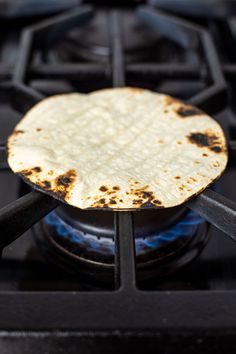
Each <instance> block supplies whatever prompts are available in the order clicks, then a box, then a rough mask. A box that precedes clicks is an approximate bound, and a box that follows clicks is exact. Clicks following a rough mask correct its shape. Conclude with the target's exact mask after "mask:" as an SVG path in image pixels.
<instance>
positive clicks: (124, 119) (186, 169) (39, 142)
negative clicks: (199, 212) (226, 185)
mask: <svg viewBox="0 0 236 354" xmlns="http://www.w3.org/2000/svg"><path fill="white" fill-rule="evenodd" d="M8 161H9V165H10V167H11V169H12V170H13V171H14V172H16V173H17V174H19V175H20V176H21V177H23V178H24V179H25V180H26V181H28V182H30V183H31V184H33V185H34V186H35V187H36V188H38V189H40V190H42V191H44V192H47V193H48V194H51V195H52V196H54V197H55V198H58V199H59V200H61V201H65V202H66V203H68V204H70V205H73V206H75V207H78V208H82V209H87V208H105V209H107V208H112V209H140V208H150V207H152V208H153V207H154V208H168V207H174V206H176V205H179V204H182V203H183V202H185V201H186V200H188V199H189V198H191V197H192V196H194V195H196V194H198V193H200V192H201V191H202V190H203V189H205V188H206V187H207V186H208V185H209V184H211V183H212V182H213V181H214V180H215V179H217V178H218V177H219V176H220V175H221V174H222V172H223V171H224V169H225V166H226V163H227V151H226V142H225V137H224V133H223V131H222V129H221V127H220V126H219V124H218V123H216V122H215V121H214V120H213V119H212V118H210V117H209V116H208V115H207V114H205V113H204V112H202V111H200V110H199V109H197V108H195V107H193V106H190V105H188V104H186V103H183V102H181V101H178V100H176V99H174V98H172V97H170V96H167V95H163V94H158V93H155V92H151V91H149V90H143V89H139V88H129V87H126V88H113V89H105V90H100V91H96V92H92V93H90V94H78V93H72V94H64V95H58V96H52V97H49V98H46V99H44V100H43V101H41V102H39V103H38V104H36V105H35V106H34V107H33V108H32V109H30V111H29V112H28V113H27V114H26V115H25V116H24V117H23V119H22V120H21V121H20V123H19V124H18V125H17V126H16V128H15V130H14V131H13V133H12V135H11V136H10V138H9V140H8Z"/></svg>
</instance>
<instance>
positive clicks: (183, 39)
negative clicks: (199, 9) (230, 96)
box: [137, 6, 227, 114]
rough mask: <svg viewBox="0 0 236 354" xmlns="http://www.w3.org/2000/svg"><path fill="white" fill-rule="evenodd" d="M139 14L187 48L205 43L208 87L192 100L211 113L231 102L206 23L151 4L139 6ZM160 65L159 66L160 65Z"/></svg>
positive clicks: (150, 25) (191, 100)
mask: <svg viewBox="0 0 236 354" xmlns="http://www.w3.org/2000/svg"><path fill="white" fill-rule="evenodd" d="M137 15H138V17H139V18H140V20H141V21H143V22H144V23H146V24H147V25H148V26H149V27H150V28H151V29H152V30H153V31H154V32H157V33H162V34H164V35H165V36H166V37H168V38H169V39H171V40H172V41H174V42H176V43H178V44H179V45H181V46H182V47H183V48H186V49H187V48H199V47H200V45H201V48H202V49H203V53H204V56H205V61H206V67H207V74H205V77H203V78H204V79H205V81H206V84H207V87H206V88H205V89H204V90H202V91H201V92H200V93H197V94H196V95H194V96H193V97H191V98H190V100H189V102H191V103H192V104H195V105H197V106H199V108H201V109H203V110H205V111H207V112H208V113H210V114H214V113H216V112H218V111H220V110H221V109H223V108H225V106H226V102H227V95H226V83H225V80H224V76H223V74H222V71H221V67H220V63H219V60H218V56H217V52H216V50H215V47H214V44H213V41H212V39H211V37H210V35H209V33H208V32H207V31H205V30H204V28H203V27H200V26H198V25H195V24H192V23H191V22H188V21H186V20H183V19H180V18H177V17H175V16H172V15H169V14H165V13H163V12H161V11H159V10H156V9H154V8H152V7H150V6H141V7H139V8H138V10H137ZM156 68H157V69H158V66H157V67H156ZM169 68H171V66H170V67H169ZM164 72H165V70H164ZM161 73H162V76H163V68H161ZM157 74H158V73H156V75H157ZM185 77H186V74H185ZM200 78H201V77H200ZM209 82H210V84H209Z"/></svg>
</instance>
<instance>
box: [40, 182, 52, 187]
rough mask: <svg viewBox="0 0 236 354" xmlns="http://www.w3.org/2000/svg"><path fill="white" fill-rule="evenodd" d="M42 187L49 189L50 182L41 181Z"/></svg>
mask: <svg viewBox="0 0 236 354" xmlns="http://www.w3.org/2000/svg"><path fill="white" fill-rule="evenodd" d="M42 187H43V188H45V189H51V187H52V186H51V182H50V181H42Z"/></svg>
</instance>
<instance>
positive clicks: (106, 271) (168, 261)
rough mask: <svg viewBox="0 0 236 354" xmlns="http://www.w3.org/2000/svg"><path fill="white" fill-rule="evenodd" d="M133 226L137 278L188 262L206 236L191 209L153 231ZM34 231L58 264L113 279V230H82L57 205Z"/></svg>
mask: <svg viewBox="0 0 236 354" xmlns="http://www.w3.org/2000/svg"><path fill="white" fill-rule="evenodd" d="M88 213H91V212H88ZM108 213H109V212H108ZM137 213H138V212H137ZM112 214H113V213H109V215H111V216H112ZM140 215H141V214H140ZM137 220H140V216H139V217H138V218H137ZM74 225H75V223H74ZM77 225H78V224H77ZM134 225H135V222H134ZM134 230H135V231H134V232H135V251H136V263H137V270H138V273H137V274H138V277H139V276H140V281H141V282H142V281H144V280H148V279H150V278H158V277H159V278H161V277H163V276H165V275H166V274H169V273H172V272H173V271H176V270H177V269H178V268H179V267H180V266H183V265H185V264H186V263H188V262H190V261H191V260H192V259H193V258H195V257H196V256H197V255H198V254H199V252H200V251H201V249H202V248H203V246H204V245H205V243H206V241H207V238H208V236H207V232H206V231H207V224H206V222H205V220H204V219H203V218H201V217H200V216H199V215H198V214H196V213H194V212H192V211H188V212H184V214H182V216H181V217H179V218H178V220H177V221H175V223H174V224H172V225H170V224H169V226H165V228H164V229H163V228H162V229H160V228H158V225H157V226H156V232H153V233H151V234H150V233H149V234H146V233H143V234H141V233H140V230H144V229H142V228H141V227H140V225H139V228H137V227H134ZM34 231H35V235H36V239H37V241H38V244H39V246H40V248H41V249H42V251H43V253H44V255H45V256H46V257H47V258H48V259H49V260H50V261H51V262H53V263H56V264H57V265H58V266H59V267H63V268H64V269H66V270H67V271H69V272H73V273H76V274H78V275H80V276H81V275H82V276H83V278H84V279H86V280H88V279H90V281H94V282H95V283H97V282H100V283H99V284H100V285H101V284H107V283H108V282H112V280H113V279H114V253H115V242H114V231H113V235H112V237H111V235H110V234H109V233H107V232H105V234H104V235H97V234H96V233H88V232H84V231H82V230H81V229H80V228H78V227H75V226H73V225H72V223H71V222H70V223H68V222H67V221H66V220H65V218H64V217H62V214H61V213H60V209H59V212H58V210H56V211H53V212H51V213H50V214H48V215H47V216H46V217H45V218H44V219H43V220H42V221H41V222H40V223H39V224H38V225H37V226H36V227H35V228H34ZM139 270H140V272H139ZM94 274H96V276H94Z"/></svg>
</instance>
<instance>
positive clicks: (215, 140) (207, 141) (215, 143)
mask: <svg viewBox="0 0 236 354" xmlns="http://www.w3.org/2000/svg"><path fill="white" fill-rule="evenodd" d="M188 140H189V141H190V143H192V144H196V145H197V146H198V147H207V148H209V149H210V150H211V151H214V152H216V153H220V152H222V145H223V144H222V142H221V140H220V138H219V136H217V135H215V134H213V133H210V132H205V133H201V132H195V133H191V134H190V135H188ZM204 156H205V155H204Z"/></svg>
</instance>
